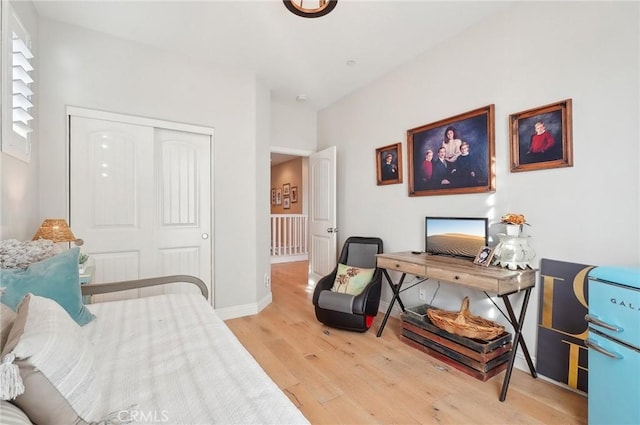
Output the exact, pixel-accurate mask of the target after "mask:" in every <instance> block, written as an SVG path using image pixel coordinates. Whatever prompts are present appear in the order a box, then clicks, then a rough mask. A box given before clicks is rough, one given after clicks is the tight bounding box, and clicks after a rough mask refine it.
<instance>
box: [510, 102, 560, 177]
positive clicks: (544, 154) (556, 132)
mask: <svg viewBox="0 0 640 425" xmlns="http://www.w3.org/2000/svg"><path fill="white" fill-rule="evenodd" d="M571 120H572V116H571V99H567V100H562V101H560V102H556V103H552V104H549V105H545V106H540V107H537V108H533V109H529V110H526V111H522V112H518V113H517V114H512V115H509V126H510V133H509V138H510V139H511V172H519V171H533V170H543V169H548V168H559V167H573V137H572V123H571Z"/></svg>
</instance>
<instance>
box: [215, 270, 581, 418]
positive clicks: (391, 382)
mask: <svg viewBox="0 0 640 425" xmlns="http://www.w3.org/2000/svg"><path fill="white" fill-rule="evenodd" d="M271 270H272V275H271V276H272V289H273V303H272V304H271V305H269V306H268V307H267V308H265V309H264V310H263V311H262V312H260V314H258V315H256V316H251V317H243V318H238V319H232V320H228V321H227V322H226V323H227V324H228V325H229V327H230V328H231V330H232V331H233V332H234V334H235V335H236V336H237V337H238V339H239V340H240V341H241V342H242V344H243V345H244V346H245V347H246V348H247V350H249V352H251V354H252V355H253V357H255V359H256V360H257V361H258V363H260V365H261V366H262V368H263V369H264V370H265V371H266V372H267V373H268V374H269V376H271V378H272V379H273V380H274V381H275V382H276V384H277V385H278V386H279V387H280V388H281V389H282V390H283V391H284V392H285V393H286V394H287V396H288V397H289V398H290V399H291V400H292V401H293V402H294V403H295V405H296V406H298V408H299V409H300V410H301V411H302V413H303V414H304V415H305V416H306V417H307V419H308V420H309V421H310V422H311V423H312V424H587V399H586V397H585V396H583V395H581V394H577V393H575V392H572V391H570V390H567V389H565V388H562V387H560V386H558V385H555V384H552V383H550V382H547V381H545V380H543V379H541V378H538V379H533V378H532V377H531V375H530V374H528V373H525V372H522V371H520V370H517V369H514V372H513V375H512V379H511V384H510V386H509V392H508V393H507V399H506V400H505V401H504V402H500V401H499V400H498V396H499V393H500V388H501V385H502V380H503V378H504V372H503V373H501V374H499V375H497V376H495V377H494V378H492V379H490V380H488V381H487V382H481V381H479V380H476V379H474V378H472V377H470V376H468V375H466V374H464V373H462V372H459V371H457V370H456V369H454V368H451V367H449V366H447V365H445V364H444V363H441V362H439V361H438V360H435V359H433V358H432V357H430V356H428V355H427V354H424V353H422V352H421V351H419V350H416V349H414V348H412V347H409V346H408V345H407V344H405V343H403V342H402V341H401V340H400V338H399V332H400V322H399V320H397V319H390V320H389V322H388V323H387V326H386V327H385V330H384V333H383V335H382V337H381V338H376V332H377V330H378V325H379V324H380V322H381V321H382V316H383V314H382V313H380V314H378V316H377V317H376V321H375V323H374V325H373V327H372V328H371V329H369V331H367V332H366V333H357V332H346V331H341V330H337V329H333V328H328V327H326V326H324V325H322V324H321V323H319V322H318V321H317V320H316V318H315V315H314V311H313V306H312V304H311V301H310V299H311V289H310V288H309V287H308V286H307V262H306V261H304V262H296V263H288V264H274V265H272V269H271Z"/></svg>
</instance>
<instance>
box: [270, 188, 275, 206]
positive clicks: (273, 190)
mask: <svg viewBox="0 0 640 425" xmlns="http://www.w3.org/2000/svg"><path fill="white" fill-rule="evenodd" d="M275 204H276V189H275V188H271V205H275Z"/></svg>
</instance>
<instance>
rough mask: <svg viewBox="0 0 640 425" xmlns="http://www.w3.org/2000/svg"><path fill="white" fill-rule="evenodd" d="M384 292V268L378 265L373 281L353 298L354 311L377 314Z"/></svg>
mask: <svg viewBox="0 0 640 425" xmlns="http://www.w3.org/2000/svg"><path fill="white" fill-rule="evenodd" d="M381 292H382V269H380V268H378V267H376V271H375V272H374V273H373V277H372V278H371V282H369V284H368V285H367V286H366V288H364V290H363V291H362V292H361V293H359V294H358V295H356V296H355V299H354V300H353V313H355V314H370V315H375V314H376V313H377V311H378V306H379V304H380V294H381Z"/></svg>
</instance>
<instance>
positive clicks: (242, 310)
mask: <svg viewBox="0 0 640 425" xmlns="http://www.w3.org/2000/svg"><path fill="white" fill-rule="evenodd" d="M272 301H273V295H272V294H271V292H269V293H268V294H267V295H265V296H264V297H263V298H262V299H260V300H258V302H257V303H250V304H243V305H238V306H233V307H228V308H216V309H215V310H216V313H218V316H220V318H221V319H222V320H229V319H236V318H238V317H244V316H253V315H256V314H258V313H260V312H261V311H262V310H264V309H265V307H267V306H268V305H269V304H271V302H272Z"/></svg>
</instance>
